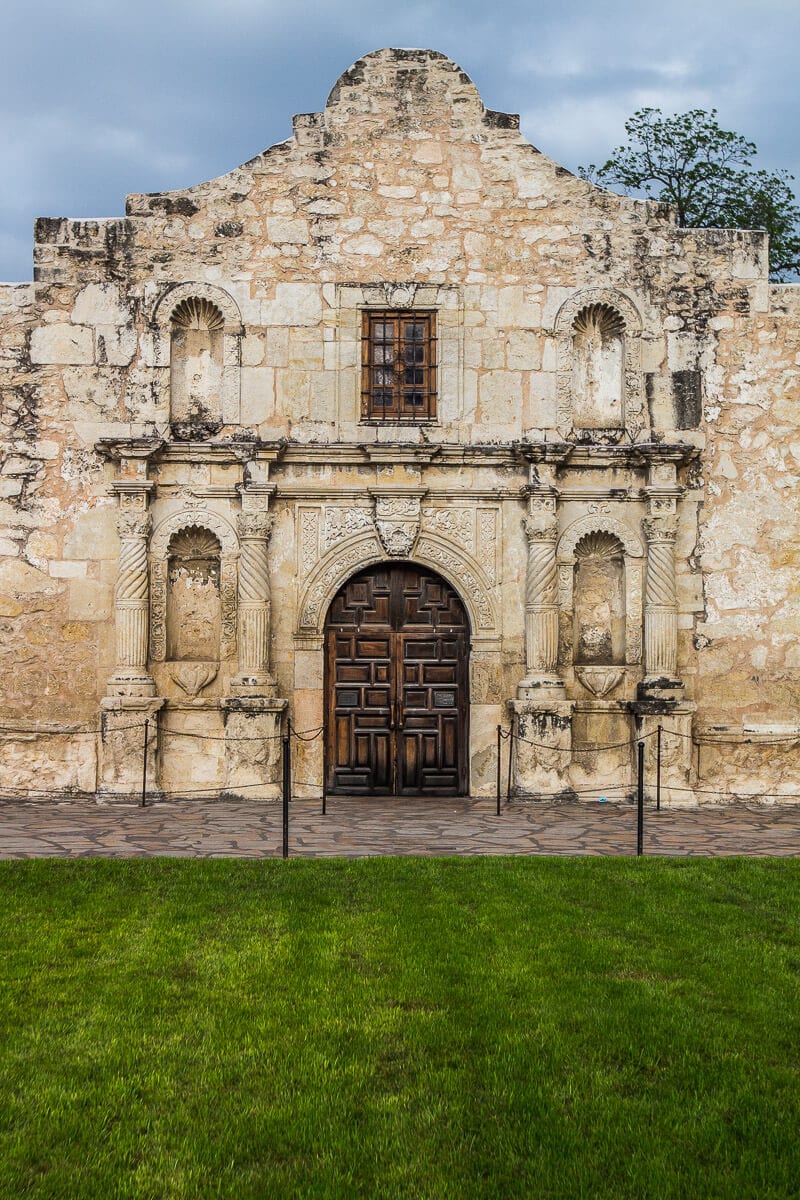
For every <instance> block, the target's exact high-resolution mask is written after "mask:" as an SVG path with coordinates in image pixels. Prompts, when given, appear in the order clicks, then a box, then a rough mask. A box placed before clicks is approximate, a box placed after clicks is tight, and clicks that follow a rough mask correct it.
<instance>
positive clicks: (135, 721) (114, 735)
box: [98, 696, 165, 802]
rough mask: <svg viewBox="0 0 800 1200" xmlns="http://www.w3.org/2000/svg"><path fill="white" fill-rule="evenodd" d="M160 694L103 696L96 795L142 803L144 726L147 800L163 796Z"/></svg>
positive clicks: (108, 798)
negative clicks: (161, 785) (153, 695)
mask: <svg viewBox="0 0 800 1200" xmlns="http://www.w3.org/2000/svg"><path fill="white" fill-rule="evenodd" d="M164 703H165V700H164V697H163V696H155V697H145V696H105V697H104V698H103V699H102V700H101V701H100V710H101V712H100V720H101V728H102V735H101V753H100V787H99V788H98V796H100V797H101V798H102V799H105V800H126V801H137V802H141V799H142V782H143V774H144V761H145V721H147V722H149V724H148V729H147V781H146V783H147V791H146V796H147V800H148V801H152V800H157V799H159V798H160V796H161V795H162V792H161V787H160V783H159V755H158V748H159V733H158V712H159V710H160V709H161V708H162V707H163V705H164Z"/></svg>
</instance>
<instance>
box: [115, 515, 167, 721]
mask: <svg viewBox="0 0 800 1200" xmlns="http://www.w3.org/2000/svg"><path fill="white" fill-rule="evenodd" d="M146 504H147V498H146V496H145V495H144V494H142V495H136V494H134V495H124V496H122V497H121V498H120V509H119V513H118V515H117V530H118V532H119V538H120V550H119V567H118V570H117V583H116V587H115V589H114V623H115V627H116V639H117V666H116V669H115V671H114V674H113V676H112V677H111V679H110V680H109V685H108V691H109V695H112V696H127V697H136V696H138V697H143V696H154V695H155V690H156V688H155V683H154V682H153V677H152V676H151V675H150V673H149V671H148V669H147V646H148V633H149V604H150V582H149V575H148V563H147V542H148V538H149V536H150V527H151V519H150V514H149V512H148V511H147V508H146Z"/></svg>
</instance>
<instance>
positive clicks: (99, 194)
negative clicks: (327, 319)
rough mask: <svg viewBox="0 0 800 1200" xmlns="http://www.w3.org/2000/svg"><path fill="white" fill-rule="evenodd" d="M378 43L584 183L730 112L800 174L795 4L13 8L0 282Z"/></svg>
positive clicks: (168, 183)
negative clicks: (444, 67)
mask: <svg viewBox="0 0 800 1200" xmlns="http://www.w3.org/2000/svg"><path fill="white" fill-rule="evenodd" d="M381 46H428V47H432V48H433V49H436V50H440V51H442V52H444V53H445V54H447V55H449V56H450V57H451V58H454V59H455V60H456V61H457V62H458V63H459V64H460V65H461V66H462V67H463V68H464V70H465V71H467V72H468V74H469V75H471V77H472V78H473V80H474V81H475V83H476V84H477V86H478V88H479V90H480V92H481V95H482V97H483V100H484V103H485V104H486V105H487V106H488V107H489V108H495V109H500V110H505V111H508V112H518V113H520V115H521V117H522V128H523V131H524V132H525V134H526V135H527V136H528V137H529V138H530V140H531V141H532V142H533V143H534V144H535V145H536V146H538V147H539V149H541V150H543V151H545V152H546V153H547V154H550V155H551V156H552V157H553V158H555V159H557V160H558V161H559V162H561V163H563V164H564V165H565V166H568V167H570V168H571V169H574V168H575V167H576V166H578V165H579V164H581V163H587V162H591V161H603V159H604V158H605V157H606V156H607V155H608V153H609V152H610V151H611V150H612V149H613V147H614V146H616V145H618V144H619V143H620V142H621V141H622V140H623V137H624V129H623V123H624V120H625V118H626V117H627V116H629V115H630V114H631V113H632V112H633V111H634V110H635V109H636V108H639V107H642V106H643V105H646V104H650V105H657V106H660V107H661V108H663V109H664V110H665V111H669V112H675V111H683V110H685V109H687V108H693V107H699V108H712V107H716V108H717V109H718V110H719V120H720V123H721V124H722V125H723V126H724V127H726V128H730V129H735V130H737V131H738V132H740V133H742V134H745V135H746V136H747V137H749V138H751V139H752V140H753V141H755V142H756V143H757V145H758V147H759V151H760V157H759V163H760V165H762V166H765V167H768V168H776V167H786V168H787V169H788V170H790V171H791V172H792V173H793V174H794V175H796V176H797V177H798V178H800V87H798V82H797V80H798V69H797V59H798V49H800V0H670V2H669V3H663V2H657V0H637V2H634V0H605V2H604V3H600V2H598V0H557V2H554V0H548V3H544V0H393V2H392V3H391V4H389V3H384V2H383V0H135V3H122V0H81V2H80V3H74V2H70V0H5V4H4V6H3V37H2V44H1V45H0V104H1V105H2V122H0V279H4V280H22V279H29V278H30V277H31V258H32V244H31V243H32V224H33V220H34V218H35V217H36V216H71V217H103V216H116V215H119V214H121V213H122V212H123V211H124V202H125V201H124V198H125V194H126V193H127V192H153V191H162V190H167V189H170V188H180V187H186V186H188V185H190V184H192V183H196V182H198V181H200V180H202V179H209V178H212V177H214V176H215V175H220V174H222V173H223V172H225V171H227V170H230V169H231V168H232V167H234V166H236V165H237V164H238V163H240V162H244V161H245V160H246V159H248V158H251V157H252V156H253V155H254V154H256V153H258V151H260V150H262V149H264V148H265V147H266V146H269V145H271V144H272V143H274V142H277V141H282V140H283V139H284V138H286V137H287V136H288V135H289V133H290V131H291V115H292V113H296V112H310V111H315V110H318V109H320V108H322V107H323V105H324V103H325V98H326V96H327V94H328V92H329V90H330V88H331V86H332V85H333V83H334V82H335V80H336V79H337V77H338V76H339V75H340V74H341V73H342V71H344V70H345V69H346V68H347V67H348V66H349V65H350V64H351V63H352V62H353V61H354V60H355V59H356V58H359V57H360V56H361V55H362V54H365V53H367V52H368V51H370V50H375V49H378V48H379V47H381ZM797 186H799V187H800V185H797Z"/></svg>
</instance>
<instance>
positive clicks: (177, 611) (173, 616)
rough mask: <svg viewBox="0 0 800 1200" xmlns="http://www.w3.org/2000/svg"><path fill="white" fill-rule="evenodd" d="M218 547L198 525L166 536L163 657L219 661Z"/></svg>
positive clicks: (220, 624) (180, 659) (182, 660)
mask: <svg viewBox="0 0 800 1200" xmlns="http://www.w3.org/2000/svg"><path fill="white" fill-rule="evenodd" d="M220 549H221V547H220V543H219V540H218V539H217V538H216V537H215V536H214V534H213V533H211V531H210V530H208V529H203V528H202V527H201V526H199V525H190V526H187V527H186V528H185V529H181V530H180V531H179V532H177V533H174V534H173V535H172V537H171V538H170V543H169V551H168V558H169V571H168V590H167V658H169V659H170V660H172V661H179V662H187V661H188V662H218V661H219V657H220V633H221V626H222V603H221V598H220V566H221V564H220ZM178 682H180V680H178ZM180 686H181V687H183V686H184V685H183V683H180ZM184 690H186V689H184Z"/></svg>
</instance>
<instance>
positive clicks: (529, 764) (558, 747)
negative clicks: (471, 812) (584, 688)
mask: <svg viewBox="0 0 800 1200" xmlns="http://www.w3.org/2000/svg"><path fill="white" fill-rule="evenodd" d="M509 708H510V709H511V712H512V713H513V715H514V716H515V717H516V721H515V722H514V732H515V735H516V736H515V738H514V748H513V755H512V760H511V793H512V795H513V796H515V797H517V798H521V799H525V798H527V799H533V800H571V799H574V798H575V793H574V792H573V790H572V787H571V786H570V783H569V768H570V760H571V756H572V712H573V709H574V708H575V705H574V703H573V702H572V701H570V700H560V701H559V700H551V701H547V702H545V701H541V702H537V703H532V702H530V701H528V700H512V701H510V702H509Z"/></svg>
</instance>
